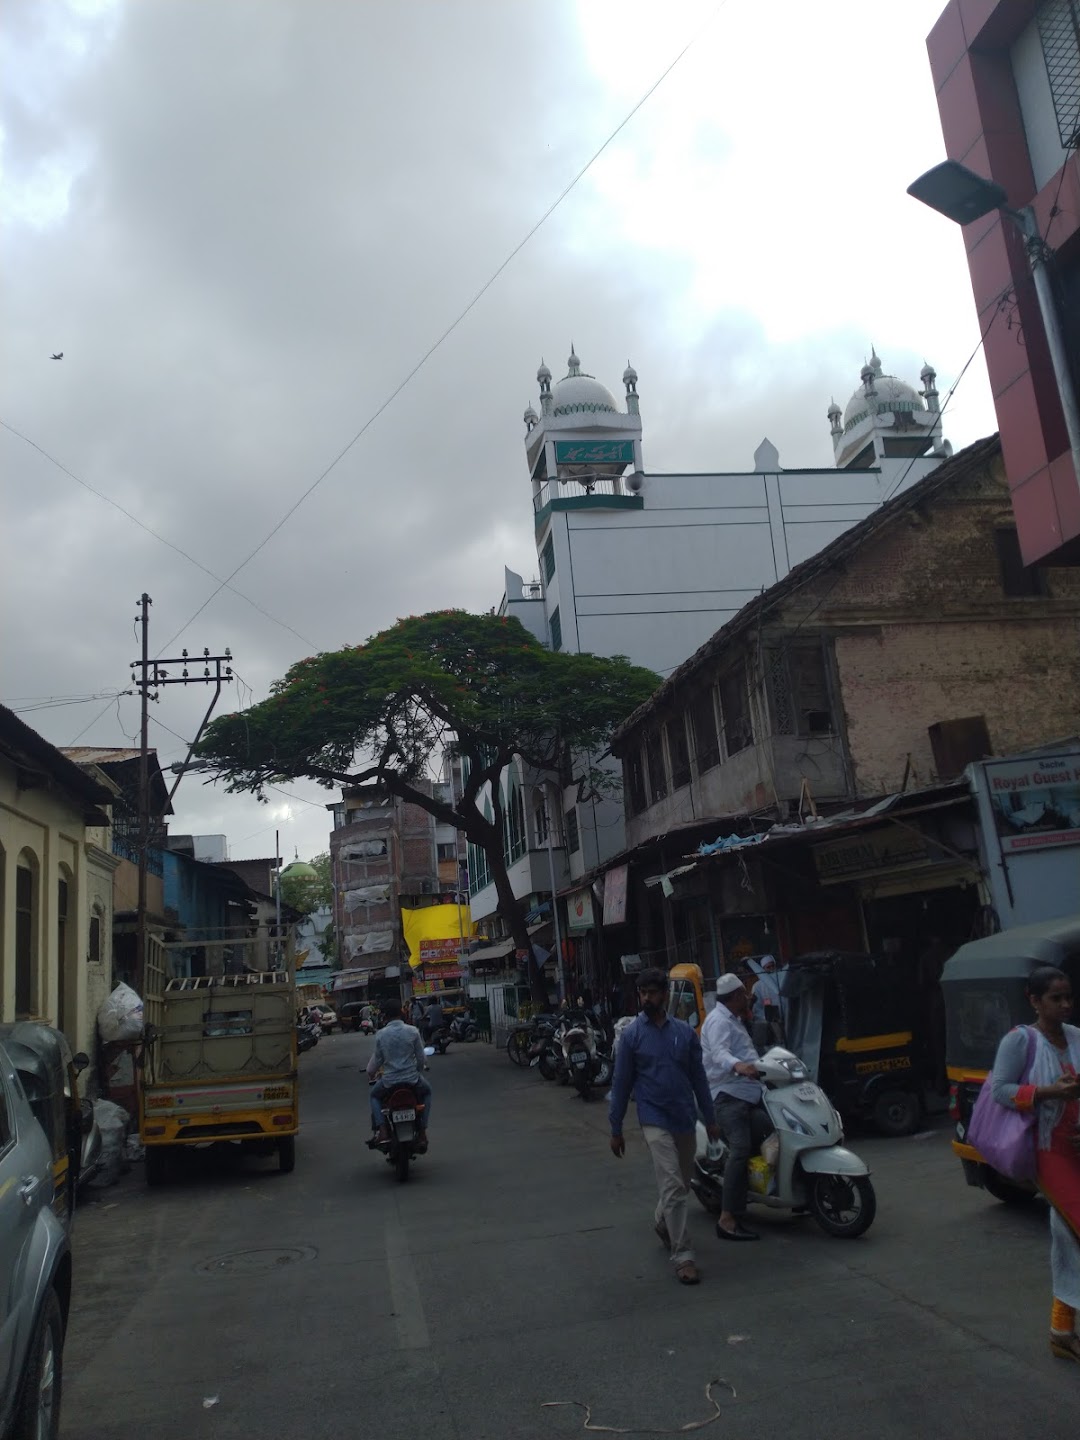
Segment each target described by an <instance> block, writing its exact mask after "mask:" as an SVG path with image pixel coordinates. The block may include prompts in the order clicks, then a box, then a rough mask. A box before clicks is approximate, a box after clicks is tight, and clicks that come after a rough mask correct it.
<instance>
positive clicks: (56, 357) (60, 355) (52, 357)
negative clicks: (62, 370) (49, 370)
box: [49, 350, 64, 360]
mask: <svg viewBox="0 0 1080 1440" xmlns="http://www.w3.org/2000/svg"><path fill="white" fill-rule="evenodd" d="M63 358H64V352H63V351H62V350H59V351H58V352H57V353H56V354H55V355H50V356H49V359H50V360H62V359H63Z"/></svg>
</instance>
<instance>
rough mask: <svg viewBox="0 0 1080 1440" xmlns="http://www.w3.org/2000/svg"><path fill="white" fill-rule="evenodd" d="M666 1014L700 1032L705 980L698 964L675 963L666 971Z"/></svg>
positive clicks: (703, 1011) (703, 1007)
mask: <svg viewBox="0 0 1080 1440" xmlns="http://www.w3.org/2000/svg"><path fill="white" fill-rule="evenodd" d="M667 1008H668V1014H669V1015H674V1017H675V1019H676V1020H685V1021H686V1023H687V1024H688V1025H692V1026H693V1027H694V1029H695V1030H696V1031H697V1032H698V1034H699V1035H700V1034H701V1027H702V1025H704V1024H705V980H704V977H703V975H702V973H701V966H700V965H675V966H673V967H672V969H671V970H669V971H668V1000H667Z"/></svg>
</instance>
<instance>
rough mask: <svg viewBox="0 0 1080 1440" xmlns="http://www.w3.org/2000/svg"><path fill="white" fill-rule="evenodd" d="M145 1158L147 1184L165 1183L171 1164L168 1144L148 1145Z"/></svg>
mask: <svg viewBox="0 0 1080 1440" xmlns="http://www.w3.org/2000/svg"><path fill="white" fill-rule="evenodd" d="M144 1160H145V1163H146V1183H147V1185H155V1186H156V1185H164V1184H165V1177H166V1174H167V1171H168V1164H169V1160H168V1154H167V1149H166V1146H164V1145H147V1147H146V1150H145V1152H144Z"/></svg>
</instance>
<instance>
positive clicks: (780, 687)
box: [769, 650, 795, 735]
mask: <svg viewBox="0 0 1080 1440" xmlns="http://www.w3.org/2000/svg"><path fill="white" fill-rule="evenodd" d="M769 690H770V692H771V694H772V712H773V734H774V735H794V733H795V712H794V709H793V707H792V704H791V679H790V676H789V674H788V666H787V654H786V652H785V651H784V650H773V651H772V653H771V654H770V655H769Z"/></svg>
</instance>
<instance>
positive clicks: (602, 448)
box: [555, 440, 634, 465]
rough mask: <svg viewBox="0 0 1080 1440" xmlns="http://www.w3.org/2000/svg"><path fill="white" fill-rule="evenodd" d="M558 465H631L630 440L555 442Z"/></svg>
mask: <svg viewBox="0 0 1080 1440" xmlns="http://www.w3.org/2000/svg"><path fill="white" fill-rule="evenodd" d="M555 460H556V463H557V464H559V465H632V464H633V463H634V442H633V441H632V440H556V441H555Z"/></svg>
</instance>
